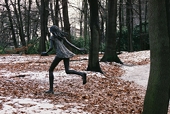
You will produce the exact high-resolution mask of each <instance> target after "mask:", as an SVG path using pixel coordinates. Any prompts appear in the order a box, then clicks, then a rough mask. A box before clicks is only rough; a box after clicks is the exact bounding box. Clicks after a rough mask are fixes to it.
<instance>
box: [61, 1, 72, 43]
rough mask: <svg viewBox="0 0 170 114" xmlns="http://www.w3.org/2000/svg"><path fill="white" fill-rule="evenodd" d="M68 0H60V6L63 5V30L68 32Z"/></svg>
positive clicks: (69, 38)
mask: <svg viewBox="0 0 170 114" xmlns="http://www.w3.org/2000/svg"><path fill="white" fill-rule="evenodd" d="M67 3H68V0H62V7H63V20H64V31H65V32H67V33H68V34H70V23H69V16H68V4H67ZM67 39H68V40H69V41H71V37H70V35H69V37H67Z"/></svg>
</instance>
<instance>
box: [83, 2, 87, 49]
mask: <svg viewBox="0 0 170 114" xmlns="http://www.w3.org/2000/svg"><path fill="white" fill-rule="evenodd" d="M83 10H84V38H85V46H87V21H88V20H87V10H88V4H87V0H84V9H83Z"/></svg>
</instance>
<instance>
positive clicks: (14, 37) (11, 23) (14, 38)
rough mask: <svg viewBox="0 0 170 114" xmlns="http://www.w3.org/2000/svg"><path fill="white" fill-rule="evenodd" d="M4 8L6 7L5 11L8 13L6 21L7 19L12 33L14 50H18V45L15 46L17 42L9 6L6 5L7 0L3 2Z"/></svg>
mask: <svg viewBox="0 0 170 114" xmlns="http://www.w3.org/2000/svg"><path fill="white" fill-rule="evenodd" d="M5 7H6V9H7V11H8V19H9V22H10V27H11V32H12V40H13V42H14V46H15V48H18V44H17V40H16V36H15V30H14V25H13V22H12V16H11V11H10V8H9V4H8V0H5Z"/></svg>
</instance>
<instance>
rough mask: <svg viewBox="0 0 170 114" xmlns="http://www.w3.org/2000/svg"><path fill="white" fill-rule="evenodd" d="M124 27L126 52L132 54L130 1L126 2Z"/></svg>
mask: <svg viewBox="0 0 170 114" xmlns="http://www.w3.org/2000/svg"><path fill="white" fill-rule="evenodd" d="M126 7H127V9H126V26H127V29H128V36H127V37H128V38H127V42H128V51H130V52H132V51H133V44H132V31H133V30H132V29H133V15H132V1H131V0H127V2H126Z"/></svg>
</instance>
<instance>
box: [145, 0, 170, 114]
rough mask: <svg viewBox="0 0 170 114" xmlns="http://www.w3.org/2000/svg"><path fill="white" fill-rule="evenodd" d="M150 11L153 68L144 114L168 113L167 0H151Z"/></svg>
mask: <svg viewBox="0 0 170 114" xmlns="http://www.w3.org/2000/svg"><path fill="white" fill-rule="evenodd" d="M148 11H149V36H150V50H151V68H150V76H149V82H148V87H147V91H146V95H145V100H144V109H143V114H167V112H168V106H169V97H170V83H169V82H170V59H169V57H170V42H169V41H170V38H169V36H168V26H167V15H166V14H167V13H166V4H165V0H163V1H161V2H160V0H149V10H148ZM168 21H169V20H168Z"/></svg>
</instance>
